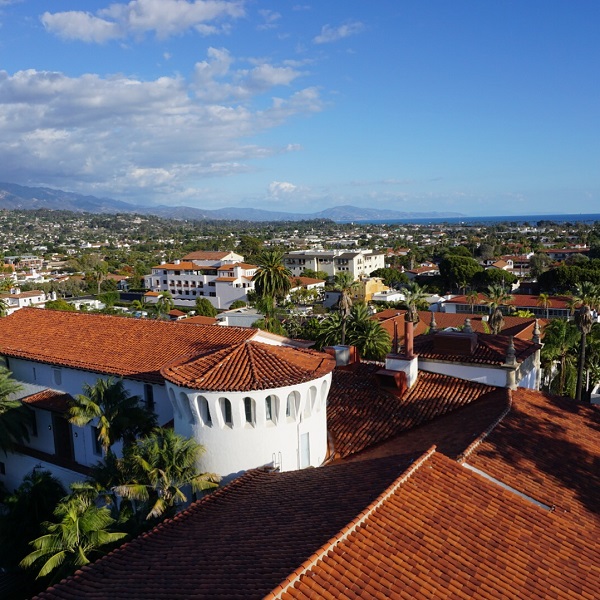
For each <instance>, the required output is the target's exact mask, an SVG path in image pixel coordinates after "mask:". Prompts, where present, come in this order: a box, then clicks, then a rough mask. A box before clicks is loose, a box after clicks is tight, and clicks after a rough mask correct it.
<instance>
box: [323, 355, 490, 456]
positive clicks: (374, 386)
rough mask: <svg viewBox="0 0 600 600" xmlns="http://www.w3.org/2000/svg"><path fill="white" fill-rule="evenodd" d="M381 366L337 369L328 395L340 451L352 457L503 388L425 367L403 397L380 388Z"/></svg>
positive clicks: (330, 421) (329, 417)
mask: <svg viewBox="0 0 600 600" xmlns="http://www.w3.org/2000/svg"><path fill="white" fill-rule="evenodd" d="M379 369H380V367H379V366H378V365H375V364H368V363H362V364H359V365H357V366H356V368H355V369H354V370H352V371H343V370H336V371H334V374H333V382H332V386H331V391H330V392H329V397H328V407H327V420H328V427H329V431H330V433H331V435H332V436H333V439H334V444H335V451H336V453H337V455H339V456H341V457H346V456H348V455H350V454H354V453H356V452H361V451H363V450H365V449H366V448H368V447H370V446H372V445H374V444H378V443H381V442H383V441H385V440H387V439H390V438H392V437H394V436H396V435H398V434H399V433H401V432H403V431H407V430H409V429H412V428H413V427H416V426H418V425H421V424H423V423H426V422H427V421H431V420H432V419H435V418H436V417H440V416H442V415H444V414H446V413H448V412H450V411H453V410H456V409H457V408H459V407H461V406H464V405H466V404H469V403H470V402H473V401H474V400H476V399H477V398H480V397H482V396H483V395H485V394H488V393H490V392H494V391H495V390H496V389H497V388H494V387H490V386H487V385H483V384H481V383H475V382H472V381H465V380H462V379H456V378H454V377H449V376H447V375H439V374H437V373H427V372H425V371H421V372H419V377H418V379H417V382H416V384H415V385H414V386H413V387H412V388H411V389H409V390H407V391H406V392H405V393H404V395H403V396H402V397H401V398H399V397H397V396H396V395H394V394H393V393H391V392H389V391H387V390H386V389H384V388H380V387H379V385H378V383H377V380H376V377H375V373H376V371H378V370H379Z"/></svg>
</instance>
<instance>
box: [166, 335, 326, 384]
mask: <svg viewBox="0 0 600 600" xmlns="http://www.w3.org/2000/svg"><path fill="white" fill-rule="evenodd" d="M334 368H335V359H334V358H333V357H332V356H330V355H329V354H325V353H323V352H316V351H314V350H301V349H298V348H287V347H284V346H273V345H270V344H261V343H259V342H252V341H244V342H242V343H240V344H237V345H234V346H229V347H227V348H223V349H222V350H219V351H210V352H207V353H205V354H203V355H202V356H197V355H196V356H193V357H185V358H182V359H178V360H177V361H175V362H173V363H171V364H169V365H167V366H166V367H164V368H163V369H162V370H161V374H162V375H163V377H164V378H165V379H167V380H168V381H171V382H173V383H175V384H177V385H180V386H183V387H187V388H190V389H198V390H206V391H208V390H211V391H223V392H225V391H228V392H245V391H250V390H266V389H271V388H280V387H285V386H288V385H296V384H298V383H303V382H305V381H310V380H312V379H317V378H319V377H322V376H323V375H326V374H327V373H331V371H333V369H334Z"/></svg>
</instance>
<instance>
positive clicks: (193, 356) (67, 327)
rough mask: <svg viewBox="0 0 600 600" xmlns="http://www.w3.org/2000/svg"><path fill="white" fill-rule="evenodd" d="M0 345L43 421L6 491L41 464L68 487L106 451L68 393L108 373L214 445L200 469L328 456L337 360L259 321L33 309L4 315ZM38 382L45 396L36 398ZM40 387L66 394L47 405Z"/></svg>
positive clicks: (306, 462) (161, 417)
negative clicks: (257, 325) (226, 323)
mask: <svg viewBox="0 0 600 600" xmlns="http://www.w3.org/2000/svg"><path fill="white" fill-rule="evenodd" d="M0 348H1V350H0V353H1V355H2V357H3V359H4V361H5V363H6V366H7V367H8V368H9V370H10V371H12V373H13V376H14V377H15V379H17V380H18V381H20V382H23V383H24V384H26V385H25V386H24V392H23V393H22V395H21V396H20V397H21V399H23V401H24V402H26V403H27V405H28V406H29V407H30V408H31V409H32V410H33V411H34V415H35V422H36V426H35V429H34V431H32V435H31V437H30V442H29V445H28V447H27V448H22V449H21V451H20V452H18V453H14V454H9V455H8V456H7V457H6V458H2V459H1V462H2V465H1V466H2V469H0V481H2V483H4V484H5V485H6V486H7V488H9V489H13V488H15V487H16V486H18V485H19V484H20V482H21V480H22V478H23V476H24V475H25V474H26V473H28V472H29V471H31V470H32V469H33V468H34V467H35V466H36V465H42V466H43V467H44V468H45V469H47V470H50V471H51V472H52V473H54V474H55V475H56V476H57V477H59V478H60V479H61V480H62V481H63V482H64V483H67V484H68V483H70V482H73V481H77V480H79V479H81V475H80V474H81V471H82V469H85V468H87V467H89V466H91V465H93V464H95V463H96V462H97V461H98V460H100V459H101V457H102V452H101V449H100V448H99V446H98V444H97V439H96V438H97V435H96V434H95V432H94V428H93V427H92V426H91V425H90V426H87V427H82V428H81V427H75V426H73V425H71V424H70V423H69V422H68V421H67V420H66V419H65V418H64V413H65V412H66V398H67V396H68V395H71V396H74V395H77V394H81V393H82V392H83V386H84V384H89V385H93V384H94V383H95V382H96V381H97V379H98V378H101V377H104V378H106V377H111V376H113V377H117V378H122V379H123V381H124V383H125V387H126V390H127V392H128V393H129V394H131V395H137V396H139V397H140V398H141V399H142V401H143V402H144V403H145V404H146V405H147V406H148V407H149V408H151V409H153V410H154V412H155V413H156V415H157V417H158V422H159V424H160V425H164V424H166V423H169V422H170V421H173V422H174V428H175V431H176V432H178V433H183V434H184V435H186V436H190V437H191V436H194V437H195V438H196V439H197V440H198V441H199V442H200V443H202V444H204V445H206V448H207V452H206V453H205V454H204V455H203V457H202V464H201V465H199V466H200V468H201V469H202V470H203V471H210V472H214V473H218V474H220V475H222V476H224V477H225V478H227V477H231V476H233V475H234V474H238V473H239V472H240V471H244V470H247V469H250V468H254V467H258V466H261V465H265V464H270V465H276V466H278V467H279V468H281V469H282V470H289V469H298V468H303V467H306V466H318V465H320V464H321V463H322V462H323V461H324V460H325V457H326V454H327V417H326V409H325V407H326V401H327V395H328V393H329V389H330V381H331V371H332V370H333V368H334V366H335V361H334V360H333V359H332V358H331V357H330V356H329V355H327V354H324V353H321V352H315V351H312V350H307V349H306V348H305V344H299V343H296V342H293V341H292V340H289V339H287V338H283V337H281V336H276V335H273V334H270V333H266V332H261V331H260V330H255V329H245V328H244V329H243V328H236V327H221V326H218V325H214V326H210V325H193V324H187V323H185V322H184V321H183V322H182V321H174V322H165V321H154V320H147V319H126V318H122V317H111V316H105V315H93V314H83V313H72V312H61V311H50V310H38V309H32V308H26V309H23V310H20V311H18V312H16V313H15V314H13V315H11V316H9V317H5V318H3V319H0ZM31 385H33V386H35V388H36V394H37V395H36V396H35V397H34V398H33V400H32V399H30V400H29V401H27V397H29V396H31V394H30V393H29V391H28V390H29V387H30V386H31ZM42 391H45V393H47V394H51V395H57V396H60V397H61V402H60V403H59V404H58V405H56V406H55V405H52V406H50V405H49V404H48V403H47V400H46V398H45V396H44V395H42V396H40V394H39V393H38V392H42ZM93 424H94V423H92V425H93ZM115 451H117V452H119V448H118V447H116V448H115Z"/></svg>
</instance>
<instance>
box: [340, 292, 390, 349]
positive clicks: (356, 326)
mask: <svg viewBox="0 0 600 600" xmlns="http://www.w3.org/2000/svg"><path fill="white" fill-rule="evenodd" d="M348 341H349V343H350V344H352V345H353V346H356V348H357V349H358V352H359V354H360V356H362V357H364V358H366V359H367V360H382V359H383V358H384V357H385V355H386V354H388V353H389V352H390V351H391V349H392V341H391V339H390V335H389V333H388V332H387V331H386V330H385V329H384V328H383V327H382V326H381V323H379V322H378V321H374V320H373V319H371V318H370V314H369V310H368V307H367V306H366V304H356V305H355V306H353V307H352V313H351V314H350V320H349V322H348Z"/></svg>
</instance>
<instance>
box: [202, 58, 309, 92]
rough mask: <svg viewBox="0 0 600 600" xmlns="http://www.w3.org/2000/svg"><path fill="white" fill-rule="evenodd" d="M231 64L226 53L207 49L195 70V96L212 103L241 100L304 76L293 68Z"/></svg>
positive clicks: (259, 64)
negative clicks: (240, 66) (246, 66)
mask: <svg viewBox="0 0 600 600" xmlns="http://www.w3.org/2000/svg"><path fill="white" fill-rule="evenodd" d="M234 62H235V61H234V60H233V58H232V57H231V55H230V53H229V52H228V51H227V50H225V49H223V48H209V49H208V58H207V60H205V61H201V62H198V63H196V66H195V89H196V94H197V96H198V97H199V98H202V99H204V100H207V101H212V102H221V101H224V100H227V99H229V100H244V99H247V98H250V97H252V96H255V95H257V94H260V93H263V92H265V91H266V90H269V89H271V88H272V87H275V86H289V85H290V84H291V83H292V82H293V81H294V80H295V79H297V78H298V77H300V76H301V75H302V74H303V73H302V71H299V70H298V69H296V68H294V67H292V66H289V65H283V66H276V65H272V64H269V63H267V62H265V61H253V66H252V67H251V68H239V69H234V68H233V66H234Z"/></svg>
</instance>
